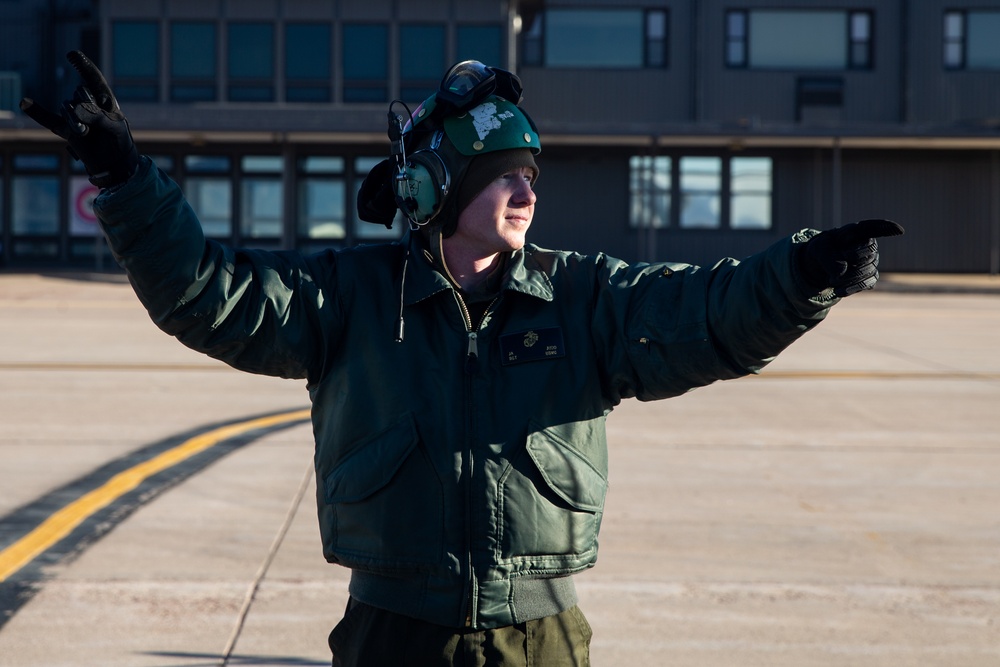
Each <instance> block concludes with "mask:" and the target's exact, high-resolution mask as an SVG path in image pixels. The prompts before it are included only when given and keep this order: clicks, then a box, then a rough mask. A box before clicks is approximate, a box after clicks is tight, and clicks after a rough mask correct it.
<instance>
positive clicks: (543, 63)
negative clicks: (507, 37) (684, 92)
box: [518, 6, 671, 71]
mask: <svg viewBox="0 0 1000 667" xmlns="http://www.w3.org/2000/svg"><path fill="white" fill-rule="evenodd" d="M553 11H556V12H566V13H571V12H608V13H612V12H635V11H638V12H640V16H641V19H640V24H639V34H638V35H637V38H638V39H641V41H642V47H641V49H640V56H639V61H637V62H636V63H635V64H633V65H623V64H619V63H616V64H611V65H595V64H593V63H578V64H572V63H560V64H558V65H553V64H551V63H550V62H549V60H550V57H549V48H548V45H547V36H548V30H549V28H548V26H549V23H550V21H549V13H550V12H553ZM656 19H660V20H661V21H662V25H663V35H662V37H661V38H660V39H662V44H661V47H660V51H661V52H662V58H660V59H658V61H654V58H653V51H654V47H653V42H654V40H653V37H652V35H651V31H652V28H653V24H654V20H656ZM670 29H671V21H670V10H669V8H664V7H643V6H638V7H616V6H598V7H582V6H573V7H550V8H547V9H544V10H542V11H539V12H538V13H537V14H536V15H535V16H534V18H533V22H532V24H531V27H530V28H529V29H528V30H524V31H522V32H521V35H520V38H519V39H518V49H519V54H518V55H519V57H520V61H521V64H522V66H525V67H544V68H546V69H570V70H575V69H597V70H604V71H615V70H628V71H632V70H648V69H656V70H665V69H669V68H670V47H671V39H670Z"/></svg>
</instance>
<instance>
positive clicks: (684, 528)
mask: <svg viewBox="0 0 1000 667" xmlns="http://www.w3.org/2000/svg"><path fill="white" fill-rule="evenodd" d="M998 332H1000V279H997V278H994V277H989V276H902V275H898V276H887V277H886V279H885V280H884V281H883V282H882V283H880V286H879V289H877V290H876V291H874V292H870V293H863V294H859V295H856V296H853V297H850V298H848V299H846V300H844V301H843V302H842V303H841V304H840V305H838V306H837V307H836V308H835V309H834V312H833V313H832V314H831V316H830V317H829V318H828V319H827V321H826V322H824V323H823V324H822V325H820V327H819V328H818V329H816V330H815V331H814V332H811V333H810V334H809V335H807V336H806V337H805V338H803V339H802V340H800V341H799V342H797V343H796V344H795V345H793V346H792V347H791V348H790V349H789V350H787V351H786V352H785V353H784V354H783V355H782V356H781V357H779V358H778V359H777V360H776V361H775V362H774V363H773V364H772V365H770V366H769V367H768V368H767V369H765V371H764V373H763V374H762V375H761V376H759V377H753V378H745V379H741V380H736V381H732V382H727V383H719V384H716V385H713V386H711V387H707V388H704V389H700V390H697V391H695V392H692V393H690V394H688V395H685V396H683V397H680V398H675V399H671V400H668V401H661V402H657V403H650V404H640V403H638V402H637V401H634V400H633V401H626V402H624V403H623V404H622V405H621V406H620V407H619V408H618V409H617V410H616V411H615V412H614V413H613V414H612V415H611V417H610V418H609V421H608V428H609V438H610V448H611V489H610V491H609V495H608V501H607V509H606V514H605V518H604V528H603V531H602V534H601V538H602V539H601V556H600V560H599V562H598V565H597V567H596V568H594V569H593V570H590V571H588V572H586V573H584V574H582V575H580V576H578V577H577V587H578V590H579V592H580V598H581V601H580V606H581V608H582V609H583V611H584V612H585V613H586V615H587V616H588V618H589V620H590V622H591V625H592V626H593V628H594V633H595V634H594V639H593V644H592V659H593V664H595V665H598V666H601V667H607V666H612V665H634V666H639V665H643V666H645V665H657V666H662V665H669V666H677V667H696V666H697V667H705V666H712V667H720V666H721V667H727V666H733V667H752V666H758V665H759V666H765V665H766V666H768V667H809V666H817V667H819V666H823V667H829V666H845V667H846V666H850V667H890V666H891V667H907V666H912V667H935V666H941V667H945V666H947V667H955V666H961V667H977V666H982V667H987V666H989V667H996V666H997V665H1000V511H998V508H1000V433H998V431H1000V333H998ZM0 343H2V345H0V524H2V523H3V522H5V521H7V522H8V523H11V522H12V521H13V519H12V518H11V517H21V518H22V519H23V517H24V516H26V514H25V512H24V511H23V510H24V508H25V507H27V506H31V504H32V503H34V502H35V501H37V500H38V499H40V498H52V497H53V496H52V494H53V490H57V489H61V488H64V487H65V488H74V487H72V486H70V487H67V486H66V485H71V484H72V483H74V481H75V480H80V479H85V478H88V476H92V475H94V474H95V473H94V471H95V470H98V469H100V468H101V466H103V465H105V464H106V463H108V462H109V461H118V460H126V459H127V457H129V456H131V455H132V454H133V453H135V452H136V451H138V450H141V449H142V448H143V447H146V446H148V445H150V444H151V443H161V442H167V441H169V440H170V439H171V438H176V437H177V436H178V434H181V433H190V432H193V431H195V430H198V429H209V428H211V427H212V426H214V425H218V424H219V423H222V422H226V421H239V420H245V419H249V418H251V417H254V416H258V415H261V414H265V413H275V412H281V411H293V410H298V409H301V408H304V407H307V406H308V399H307V395H306V392H305V389H304V384H303V383H302V382H298V381H288V380H280V379H273V378H264V377H257V376H251V375H245V374H241V373H238V372H236V371H233V370H231V369H229V368H228V367H225V366H224V365H222V364H220V363H218V362H215V361H212V360H210V359H207V358H203V357H201V356H200V355H198V354H196V353H194V352H191V351H190V350H187V349H186V348H184V347H183V346H181V345H180V344H179V343H177V342H176V341H174V340H172V339H170V338H168V337H167V336H165V335H163V334H162V333H160V332H159V331H158V330H157V329H156V328H155V327H154V326H153V325H152V324H151V323H150V322H149V321H148V319H147V318H146V315H145V312H144V311H143V310H142V308H141V307H140V306H139V304H138V302H137V300H136V299H135V297H134V295H133V294H132V293H131V290H130V288H129V287H128V285H127V284H125V283H124V281H123V280H122V279H121V278H120V276H116V275H72V274H54V275H39V274H13V273H7V274H0ZM311 450H312V443H311V431H310V428H309V426H308V425H305V424H298V425H295V426H292V427H291V428H286V429H283V430H276V431H273V432H268V433H266V434H264V435H263V436H262V437H258V438H257V439H255V440H253V441H251V442H248V443H247V444H245V445H244V446H241V447H238V448H235V449H233V450H232V451H231V452H229V453H228V454H226V455H225V456H221V457H219V458H218V459H217V460H215V461H214V462H212V463H211V464H210V465H207V466H206V467H204V468H202V469H200V470H199V471H197V472H196V474H193V475H191V476H189V477H186V478H184V479H180V480H178V481H176V482H174V483H171V484H168V485H167V486H166V487H164V488H163V489H162V490H161V491H159V492H157V493H156V494H155V495H153V496H152V497H149V498H144V499H140V500H141V502H139V503H138V504H137V505H136V506H135V507H134V508H132V510H131V513H129V514H127V516H123V517H118V518H115V517H113V516H111V517H105V519H102V521H104V522H105V523H104V524H101V525H99V526H96V533H95V534H99V535H100V539H92V540H90V541H84V542H82V543H80V544H79V545H78V546H77V547H75V548H74V549H73V550H71V552H70V553H69V554H68V555H65V556H61V557H59V558H46V557H45V554H43V555H42V556H39V558H38V559H36V561H35V562H33V563H32V564H31V565H29V566H25V567H24V568H23V569H21V570H20V571H18V572H16V573H14V574H13V575H11V576H10V578H9V579H8V580H7V581H6V582H3V583H0V589H3V587H4V586H7V587H8V599H7V602H8V603H9V602H10V597H9V596H10V593H9V591H10V590H12V589H11V588H10V587H11V586H13V585H15V584H17V585H19V586H20V588H17V589H16V590H15V592H16V596H17V604H16V605H15V606H13V607H11V609H13V611H14V613H13V615H12V616H10V617H9V618H7V619H6V622H4V623H3V624H2V625H0V666H2V667H60V666H64V665H65V666H67V667H69V666H72V667H88V666H94V667H97V666H100V667H108V666H109V665H110V666H116V667H117V666H129V667H133V666H134V667H195V666H208V665H234V666H236V665H255V666H258V665H274V666H305V665H328V664H329V660H330V656H329V650H328V648H327V646H326V636H327V634H328V633H329V631H330V629H331V628H332V627H333V626H334V625H335V624H336V623H337V621H338V619H339V618H340V616H341V614H342V612H343V610H344V605H345V603H346V600H347V591H346V586H347V580H348V572H347V571H346V570H343V569H342V568H338V567H335V566H331V565H328V564H326V563H325V562H324V560H323V558H322V555H321V552H320V544H319V537H318V529H317V526H316V519H315V509H314V500H313V484H314V480H313V479H312V473H311V465H312V460H311ZM55 509H57V508H55V507H53V508H52V510H53V511H55ZM43 518H44V516H40V517H39V520H41V519H43ZM8 527H10V526H8ZM8 541H9V540H8ZM4 548H5V545H4V544H3V543H0V554H2V549H4Z"/></svg>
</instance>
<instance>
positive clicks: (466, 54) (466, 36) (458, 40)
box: [455, 25, 505, 68]
mask: <svg viewBox="0 0 1000 667" xmlns="http://www.w3.org/2000/svg"><path fill="white" fill-rule="evenodd" d="M503 51H504V50H503V30H502V29H501V28H500V26H498V25H460V26H458V27H457V29H456V30H455V61H456V62H458V61H462V60H478V61H479V62H481V63H485V64H487V65H494V66H496V67H501V68H503V67H504V65H505V63H504V57H503Z"/></svg>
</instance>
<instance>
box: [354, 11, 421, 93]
mask: <svg viewBox="0 0 1000 667" xmlns="http://www.w3.org/2000/svg"><path fill="white" fill-rule="evenodd" d="M341 46H342V51H341V57H342V60H343V63H344V90H343V96H344V101H345V102H388V101H389V100H388V87H387V86H386V81H387V80H388V78H389V56H388V54H389V38H388V31H387V29H386V26H384V25H367V24H346V25H344V26H343V39H342V44H341ZM438 75H439V76H440V72H439V73H438Z"/></svg>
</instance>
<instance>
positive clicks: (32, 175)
mask: <svg viewBox="0 0 1000 667" xmlns="http://www.w3.org/2000/svg"><path fill="white" fill-rule="evenodd" d="M12 163H13V164H12V165H11V166H12V167H13V168H14V173H13V175H12V177H11V182H10V204H11V211H10V213H11V226H10V230H11V235H12V237H13V238H12V244H11V245H12V246H13V248H12V250H13V254H14V255H15V256H17V257H39V258H40V257H46V258H54V257H57V256H58V255H59V211H60V208H61V207H62V197H61V196H60V191H61V188H60V179H59V175H58V170H59V156H58V155H50V154H21V155H15V156H14V157H13V159H12Z"/></svg>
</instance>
